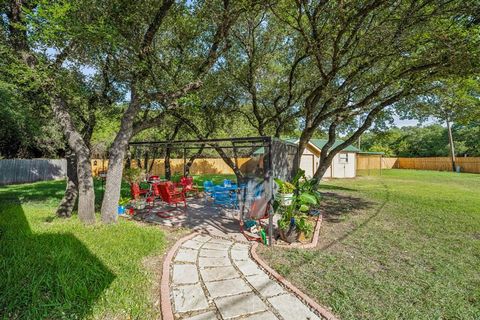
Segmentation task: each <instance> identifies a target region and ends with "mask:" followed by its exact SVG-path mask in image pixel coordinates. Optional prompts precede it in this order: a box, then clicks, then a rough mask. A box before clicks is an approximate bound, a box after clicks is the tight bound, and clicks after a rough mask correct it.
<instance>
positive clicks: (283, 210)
mask: <svg viewBox="0 0 480 320" xmlns="http://www.w3.org/2000/svg"><path fill="white" fill-rule="evenodd" d="M301 176H303V181H302V182H300V177H301ZM277 180H279V179H277ZM277 180H275V181H277ZM279 182H280V183H279ZM279 182H277V184H278V185H279V189H280V190H279V194H281V192H282V191H285V190H287V191H288V190H292V189H293V191H295V194H292V197H291V198H290V201H289V202H288V204H285V201H283V204H282V200H284V199H282V197H278V198H277V199H275V202H274V209H276V210H277V212H279V213H280V214H281V215H282V217H281V218H280V219H279V221H278V229H279V233H280V237H281V238H282V240H284V241H285V242H288V243H292V242H295V241H304V240H305V237H308V236H309V235H310V234H311V233H312V231H313V225H312V223H311V222H310V221H309V220H308V216H307V215H306V213H308V212H309V211H310V208H311V206H315V205H317V204H318V202H319V199H320V194H319V193H318V192H317V191H316V184H315V183H314V182H310V181H309V180H307V179H305V177H304V174H303V172H302V171H300V173H299V174H297V176H296V177H295V178H294V179H293V180H292V182H293V183H289V184H290V185H293V188H292V187H290V186H288V185H287V183H286V182H285V181H281V180H279ZM294 183H295V184H296V187H295V186H294ZM284 186H286V188H287V189H285V187H284ZM282 187H284V189H282ZM288 188H289V189H288Z"/></svg>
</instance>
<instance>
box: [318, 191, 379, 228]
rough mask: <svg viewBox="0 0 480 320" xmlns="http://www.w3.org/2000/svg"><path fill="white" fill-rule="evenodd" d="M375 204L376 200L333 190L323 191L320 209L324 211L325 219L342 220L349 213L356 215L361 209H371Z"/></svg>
mask: <svg viewBox="0 0 480 320" xmlns="http://www.w3.org/2000/svg"><path fill="white" fill-rule="evenodd" d="M374 205H375V203H374V202H372V201H368V200H365V199H362V198H358V197H353V196H349V195H342V194H339V193H333V192H322V201H321V206H320V209H321V210H322V213H323V220H325V221H328V222H342V221H344V220H345V218H346V217H347V216H348V215H354V214H356V213H357V212H358V211H359V210H367V209H370V208H372V207H373V206H374Z"/></svg>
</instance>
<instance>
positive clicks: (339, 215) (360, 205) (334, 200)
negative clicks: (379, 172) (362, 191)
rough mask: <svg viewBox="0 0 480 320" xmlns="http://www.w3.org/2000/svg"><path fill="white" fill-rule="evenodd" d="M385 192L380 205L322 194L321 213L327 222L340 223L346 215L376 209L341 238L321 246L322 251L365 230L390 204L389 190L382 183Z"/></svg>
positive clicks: (336, 195)
mask: <svg viewBox="0 0 480 320" xmlns="http://www.w3.org/2000/svg"><path fill="white" fill-rule="evenodd" d="M382 185H383V188H384V190H385V199H384V201H382V202H381V203H375V202H372V201H368V200H365V199H361V198H356V197H352V196H346V195H340V194H336V193H323V194H324V195H326V196H327V197H326V200H325V201H323V203H322V211H323V214H324V216H323V217H324V219H325V220H326V221H328V222H340V221H343V220H344V218H345V216H346V215H348V214H355V213H356V212H360V211H363V212H365V211H366V212H370V210H368V209H372V208H374V207H375V206H376V207H377V208H376V209H375V210H374V211H373V212H372V213H371V214H370V215H369V216H367V217H366V218H365V219H364V220H363V221H362V222H361V223H360V224H358V225H356V226H355V228H353V229H351V230H348V231H346V232H344V233H343V234H342V235H341V236H339V237H337V238H336V239H334V240H333V241H331V242H329V243H327V244H326V245H323V246H322V247H321V248H322V249H328V248H330V247H332V246H333V245H335V244H337V243H340V242H342V241H343V240H345V239H347V238H348V237H350V236H352V235H353V234H355V233H356V232H358V231H359V230H361V229H363V228H365V227H366V226H367V225H368V224H369V223H370V222H371V221H373V220H374V219H375V218H377V217H378V215H379V214H380V213H381V212H382V211H383V208H384V207H385V206H386V205H387V203H388V202H390V190H389V188H388V186H387V185H386V184H385V183H382Z"/></svg>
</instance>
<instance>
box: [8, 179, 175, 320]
mask: <svg viewBox="0 0 480 320" xmlns="http://www.w3.org/2000/svg"><path fill="white" fill-rule="evenodd" d="M63 190H64V183H63V182H58V181H56V182H41V183H35V184H26V185H14V186H8V187H1V188H0V318H4V319H112V318H114V319H152V318H156V317H157V316H158V308H155V307H154V304H155V303H156V302H157V301H155V300H156V299H158V293H157V292H154V289H155V286H156V285H157V283H156V281H157V280H158V279H157V278H156V275H155V272H159V270H161V269H160V268H161V264H160V262H161V255H162V254H163V253H164V252H165V250H166V246H167V238H166V234H165V233H164V232H163V231H162V229H160V228H158V227H154V226H145V225H141V224H138V223H135V222H131V221H124V220H120V221H119V223H118V224H116V225H102V224H100V223H98V224H97V225H95V226H84V225H82V224H81V223H80V222H79V221H78V219H77V217H76V216H74V217H72V218H71V219H59V218H55V208H56V206H57V205H58V202H59V200H60V199H61V197H62V193H63ZM124 191H125V190H124ZM96 192H97V195H100V194H101V188H100V183H97V188H96ZM126 192H127V193H128V189H127V191H126ZM156 279H157V280H156Z"/></svg>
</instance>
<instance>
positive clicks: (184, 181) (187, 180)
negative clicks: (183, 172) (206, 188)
mask: <svg viewBox="0 0 480 320" xmlns="http://www.w3.org/2000/svg"><path fill="white" fill-rule="evenodd" d="M180 185H181V186H182V191H183V193H184V194H185V195H186V194H187V193H188V192H194V193H195V194H198V191H199V190H198V187H197V186H196V185H194V184H193V177H182V178H181V179H180Z"/></svg>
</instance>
